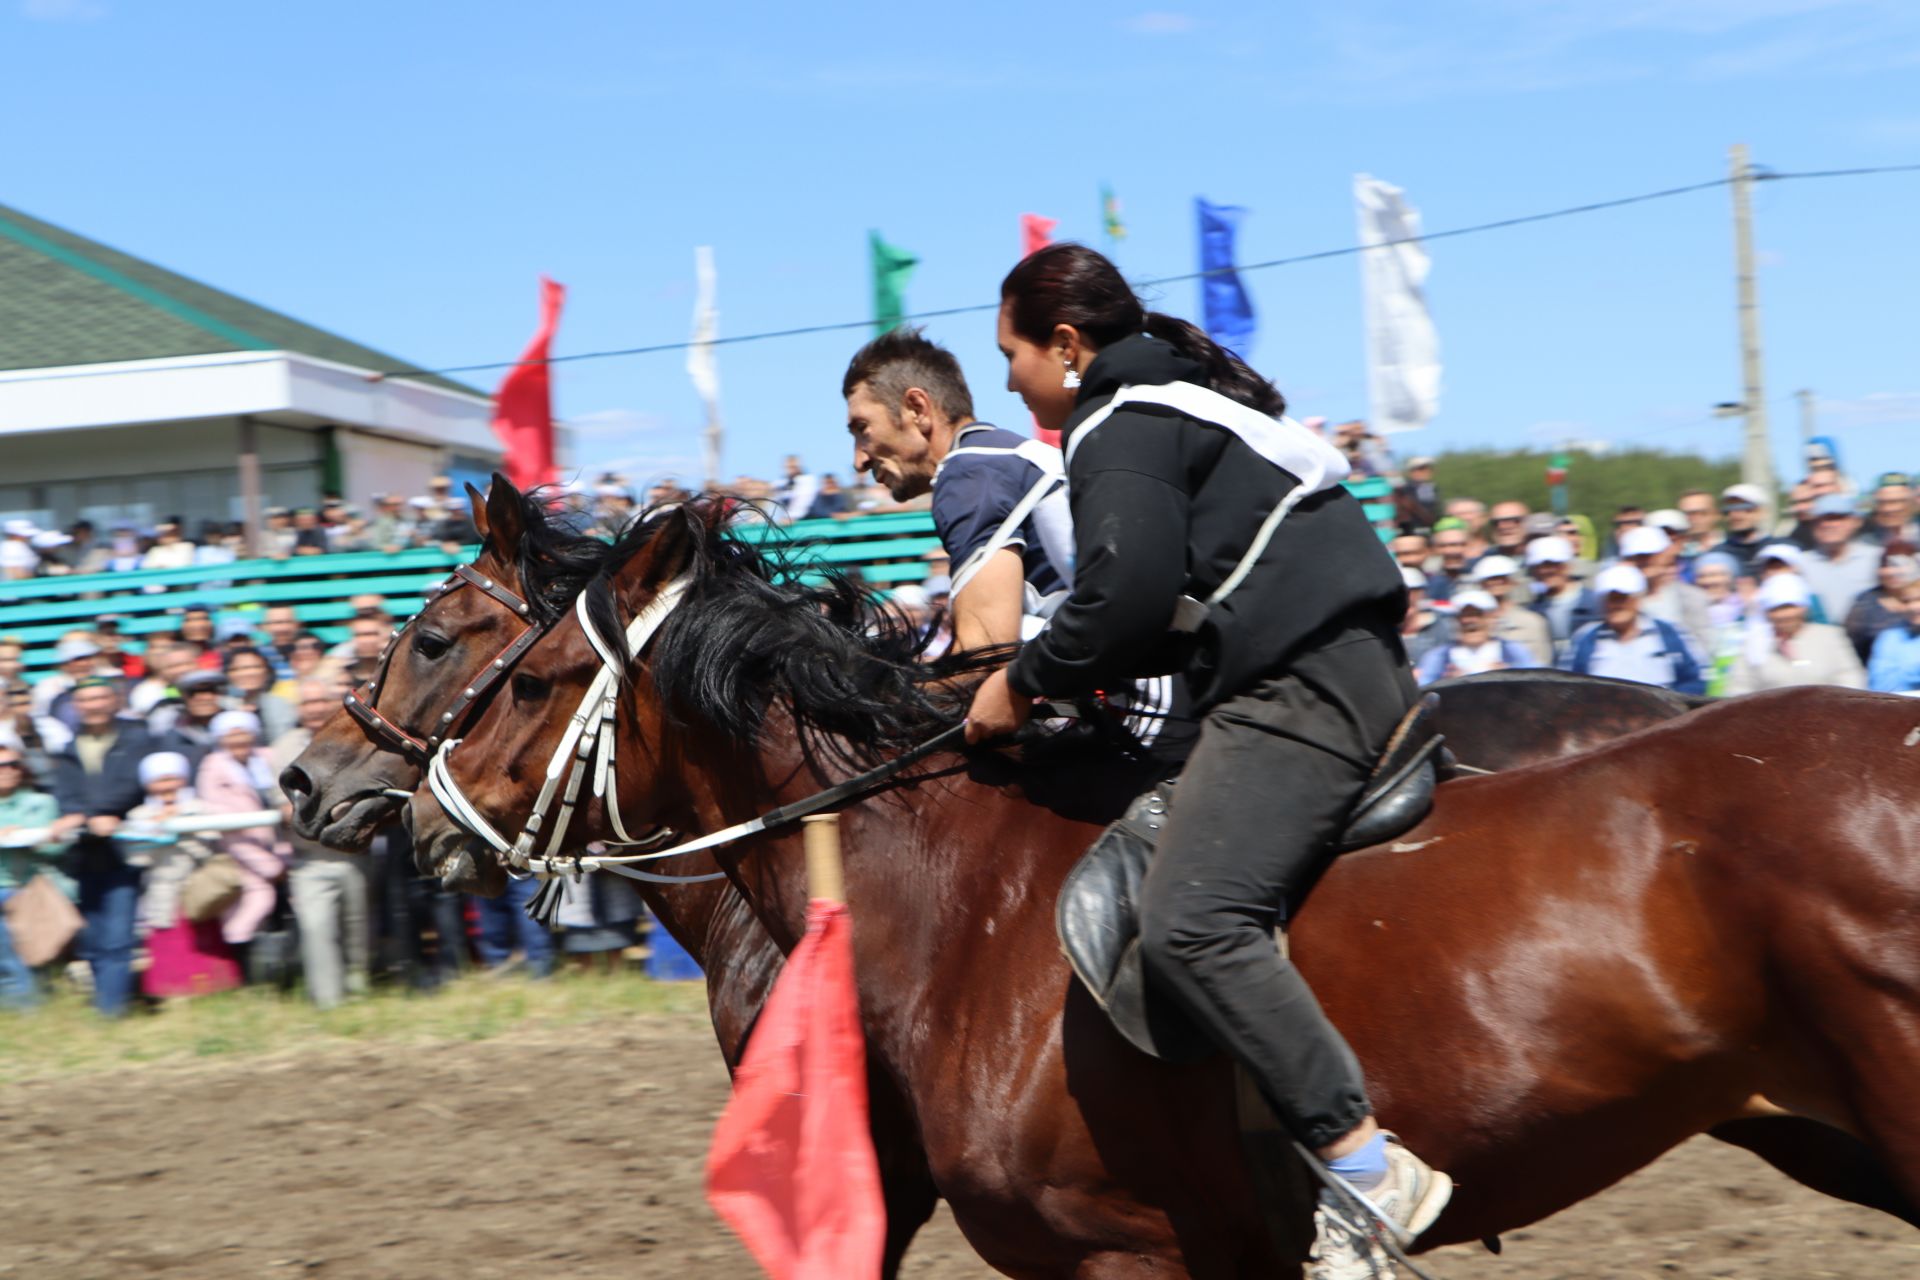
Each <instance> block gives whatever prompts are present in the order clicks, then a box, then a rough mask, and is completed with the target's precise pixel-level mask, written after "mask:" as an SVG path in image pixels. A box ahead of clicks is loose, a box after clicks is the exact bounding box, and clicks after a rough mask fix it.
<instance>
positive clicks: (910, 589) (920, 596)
mask: <svg viewBox="0 0 1920 1280" xmlns="http://www.w3.org/2000/svg"><path fill="white" fill-rule="evenodd" d="M888 599H889V600H891V601H892V602H893V603H894V604H897V605H899V606H900V607H901V608H902V609H924V608H926V607H927V606H928V605H929V604H931V603H932V601H930V600H929V599H927V589H926V588H925V587H922V586H919V585H917V584H916V583H912V582H909V583H907V584H906V585H904V586H899V587H895V588H894V589H893V594H892V595H890V596H889V597H888Z"/></svg>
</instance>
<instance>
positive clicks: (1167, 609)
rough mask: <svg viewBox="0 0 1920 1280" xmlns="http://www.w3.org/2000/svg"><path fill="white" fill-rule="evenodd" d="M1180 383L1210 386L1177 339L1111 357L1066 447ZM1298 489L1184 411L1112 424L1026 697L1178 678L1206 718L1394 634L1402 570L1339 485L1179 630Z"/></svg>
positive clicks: (1084, 449) (1085, 493) (1093, 453)
mask: <svg viewBox="0 0 1920 1280" xmlns="http://www.w3.org/2000/svg"><path fill="white" fill-rule="evenodd" d="M1169 382H1192V383H1197V384H1200V385H1205V379H1204V376H1203V373H1202V370H1201V367H1200V366H1199V365H1198V364H1196V363H1194V362H1193V361H1191V360H1188V359H1187V358H1186V357H1184V356H1182V355H1180V354H1178V353H1177V352H1176V351H1175V350H1174V349H1173V348H1172V347H1171V346H1170V345H1168V344H1167V343H1166V342H1163V341H1161V340H1159V339H1156V338H1151V337H1148V336H1147V335H1145V334H1141V335H1137V336H1134V337H1128V338H1123V339H1122V340H1120V341H1119V342H1116V343H1114V344H1112V345H1111V346H1109V347H1107V348H1106V349H1104V350H1103V351H1101V352H1100V354H1099V355H1098V356H1097V357H1095V359H1094V361H1093V363H1092V365H1091V366H1089V367H1088V369H1087V372H1086V377H1085V379H1084V380H1083V382H1082V384H1081V387H1080V396H1079V400H1078V402H1077V403H1076V405H1075V407H1074V411H1073V414H1072V416H1071V417H1070V418H1068V419H1067V424H1066V429H1065V430H1064V431H1063V432H1062V433H1061V435H1062V440H1063V443H1067V444H1072V443H1073V438H1074V433H1075V432H1076V431H1078V430H1079V429H1080V426H1081V424H1082V423H1084V422H1085V421H1086V420H1087V418H1088V417H1089V416H1090V415H1091V414H1093V413H1094V412H1095V411H1097V410H1098V409H1099V408H1100V407H1101V406H1103V405H1105V404H1106V402H1107V401H1108V399H1109V398H1111V397H1112V396H1113V395H1114V393H1115V392H1117V391H1119V390H1120V389H1121V388H1122V387H1125V386H1159V385H1163V384H1165V383H1169ZM1299 483H1300V480H1299V478H1298V477H1297V476H1294V475H1293V474H1291V473H1289V472H1287V471H1285V470H1282V469H1281V468H1279V467H1277V466H1275V465H1274V464H1273V463H1271V462H1269V461H1267V460H1266V459H1265V458H1263V457H1261V456H1260V455H1259V454H1258V453H1256V452H1254V450H1253V449H1252V447H1251V446H1249V445H1247V444H1246V443H1245V442H1244V441H1242V440H1241V439H1240V438H1239V437H1237V436H1235V435H1234V434H1232V433H1231V432H1229V431H1227V430H1225V429H1224V428H1221V427H1217V426H1214V425H1211V424H1208V423H1202V422H1198V421H1196V420H1194V419H1192V418H1189V417H1187V416H1185V415H1184V414H1181V413H1179V412H1178V411H1176V410H1173V409H1170V408H1165V407H1162V406H1159V405H1138V404H1131V403H1130V404H1128V405H1126V406H1124V407H1122V408H1121V409H1119V410H1118V411H1116V412H1115V413H1113V414H1112V415H1110V416H1109V417H1108V418H1107V419H1106V420H1105V422H1103V423H1101V424H1100V425H1099V429H1098V430H1097V431H1094V432H1093V433H1091V434H1090V435H1088V436H1087V438H1086V439H1084V440H1082V441H1080V442H1079V443H1078V445H1077V446H1075V451H1074V454H1073V458H1072V461H1071V462H1070V463H1069V464H1068V469H1067V493H1068V498H1069V500H1070V501H1071V503H1072V508H1073V527H1074V542H1075V551H1076V554H1075V563H1074V575H1073V592H1072V595H1071V597H1070V598H1069V599H1068V600H1067V601H1066V603H1065V604H1063V605H1062V606H1061V607H1060V609H1059V611H1058V612H1056V613H1055V614H1054V616H1053V621H1052V623H1051V624H1050V625H1049V626H1048V627H1047V629H1046V630H1045V631H1043V632H1042V633H1041V634H1040V635H1039V636H1037V637H1036V638H1035V639H1033V640H1032V641H1031V642H1029V643H1028V644H1027V645H1025V646H1024V647H1023V648H1022V649H1021V651H1020V654H1019V656H1018V657H1017V658H1016V659H1015V660H1014V662H1013V666H1012V668H1011V669H1010V672H1009V679H1010V681H1011V683H1012V686H1013V688H1014V689H1015V690H1017V691H1018V692H1020V693H1023V694H1027V695H1029V696H1036V697H1037V696H1041V695H1046V696H1050V697H1062V696H1077V695H1081V694H1087V693H1092V692H1094V691H1096V690H1100V689H1117V688H1120V687H1122V686H1123V685H1125V684H1126V683H1127V682H1128V681H1130V680H1132V679H1135V678H1137V677H1140V676H1145V675H1160V674H1166V673H1168V672H1173V671H1180V672H1184V673H1185V674H1186V676H1187V680H1188V684H1189V686H1190V688H1191V692H1192V696H1193V700H1194V704H1195V707H1196V709H1198V710H1202V711H1204V710H1205V709H1207V708H1209V707H1211V706H1213V705H1215V704H1217V703H1219V702H1222V701H1224V700H1225V699H1227V698H1230V697H1233V696H1234V695H1235V694H1238V693H1240V692H1242V691H1244V690H1245V689H1246V688H1248V687H1249V686H1250V685H1251V684H1252V683H1253V682H1255V681H1256V680H1259V679H1261V678H1263V677H1267V676H1273V675H1279V674H1281V673H1282V672H1283V671H1284V669H1285V668H1286V666H1287V664H1288V662H1289V661H1290V660H1292V659H1293V658H1295V657H1297V656H1298V655H1299V654H1302V653H1305V652H1309V651H1311V650H1312V649H1313V648H1315V647H1317V646H1318V645H1321V644H1324V643H1328V642H1330V641H1331V640H1333V639H1334V638H1336V637H1339V636H1343V635H1346V634H1349V633H1351V632H1354V631H1356V630H1361V631H1371V632H1374V633H1377V634H1379V635H1381V636H1383V637H1395V636H1397V635H1398V625H1397V624H1398V622H1399V619H1400V616H1401V614H1402V613H1404V612H1405V608H1406V589H1405V587H1404V586H1403V585H1402V583H1401V579H1400V573H1399V570H1398V569H1397V568H1396V567H1395V565H1394V563H1393V558H1392V557H1391V556H1390V555H1389V554H1388V553H1387V550H1386V548H1385V547H1384V546H1383V545H1382V544H1381V541H1380V537H1379V535H1378V533H1376V532H1375V530H1374V528H1373V526H1372V525H1371V524H1369V523H1368V522H1367V518H1366V514H1365V513H1364V512H1363V511H1362V510H1361V508H1360V504H1359V502H1358V501H1356V500H1355V499H1354V498H1353V496H1352V495H1351V494H1349V493H1347V492H1346V490H1344V489H1340V488H1335V489H1333V490H1331V491H1329V492H1326V493H1322V494H1317V495H1314V496H1312V497H1309V498H1306V499H1304V500H1303V501H1302V502H1301V503H1300V504H1299V505H1298V506H1297V507H1295V508H1294V509H1293V510H1292V511H1291V512H1290V513H1288V515H1287V516H1286V518H1285V519H1284V520H1282V521H1281V523H1280V526H1279V528H1278V530H1277V531H1276V532H1275V534H1274V536H1273V540H1272V541H1271V542H1270V543H1269V544H1268V545H1267V549H1266V551H1265V552H1264V553H1263V554H1262V555H1261V557H1260V559H1259V561H1258V562H1257V563H1256V564H1255V565H1254V567H1253V570H1252V572H1251V573H1249V574H1248V575H1247V577H1246V579H1245V581H1243V582H1242V583H1241V584H1240V586H1239V588H1238V589H1237V590H1236V591H1234V592H1233V594H1231V595H1230V596H1229V597H1228V598H1227V599H1226V600H1224V601H1222V602H1221V603H1220V604H1218V605H1216V606H1214V607H1213V608H1212V609H1211V610H1209V612H1208V616H1207V619H1206V621H1205V622H1204V623H1203V624H1202V625H1201V627H1200V629H1199V631H1198V632H1197V633H1195V634H1192V635H1184V636H1175V635H1172V634H1170V633H1169V631H1168V626H1169V624H1170V623H1171V622H1172V619H1173V613H1174V607H1175V605H1176V604H1177V602H1178V601H1179V598H1180V597H1181V596H1182V595H1190V596H1192V597H1194V598H1195V599H1198V600H1204V599H1206V598H1207V596H1209V595H1210V594H1212V592H1213V591H1214V589H1215V588H1216V587H1218V586H1219V584H1220V583H1221V582H1222V581H1224V580H1225V579H1226V577H1227V575H1228V574H1230V573H1232V572H1233V569H1234V566H1235V565H1237V564H1238V563H1239V561H1240V558H1241V556H1243V555H1245V554H1246V551H1247V549H1248V547H1250V546H1251V545H1252V544H1253V541H1254V538H1255V536H1256V535H1257V534H1258V532H1259V528H1260V524H1261V522H1262V521H1263V520H1264V519H1265V518H1266V516H1267V514H1268V512H1270V511H1272V510H1273V508H1274V507H1275V506H1276V505H1277V504H1278V503H1279V502H1280V501H1281V500H1282V499H1283V498H1285V497H1286V495H1287V494H1288V493H1289V492H1291V491H1292V490H1293V489H1294V488H1296V487H1297V486H1298V485H1299ZM1394 642H1395V643H1398V641H1397V639H1396V640H1395V641H1394Z"/></svg>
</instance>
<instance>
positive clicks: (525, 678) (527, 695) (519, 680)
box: [513, 671, 547, 702]
mask: <svg viewBox="0 0 1920 1280" xmlns="http://www.w3.org/2000/svg"><path fill="white" fill-rule="evenodd" d="M513 696H514V697H516V698H519V699H521V700H522V701H524V702H538V701H540V700H541V699H542V698H544V697H546V696H547V682H546V681H545V680H542V679H541V678H540V677H539V676H530V675H528V674H526V673H525V672H524V671H523V672H519V673H516V674H515V675H514V677H513Z"/></svg>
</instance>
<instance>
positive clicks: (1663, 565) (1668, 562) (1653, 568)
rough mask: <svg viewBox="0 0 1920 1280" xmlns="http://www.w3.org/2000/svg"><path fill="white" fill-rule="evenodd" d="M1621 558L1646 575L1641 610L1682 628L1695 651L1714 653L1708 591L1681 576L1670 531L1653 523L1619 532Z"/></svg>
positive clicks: (1677, 553) (1676, 514) (1678, 559)
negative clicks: (1645, 587)
mask: <svg viewBox="0 0 1920 1280" xmlns="http://www.w3.org/2000/svg"><path fill="white" fill-rule="evenodd" d="M1674 515H1675V516H1676V517H1678V516H1679V512H1677V511H1676V512H1675V513H1674ZM1620 559H1621V560H1622V561H1623V562H1624V563H1626V564H1630V565H1632V566H1633V567H1634V568H1636V569H1638V570H1639V571H1640V572H1641V573H1643V574H1645V575H1646V579H1647V594H1646V598H1645V599H1643V600H1642V601H1641V602H1640V611H1641V612H1642V613H1645V614H1647V615H1648V616H1649V617H1654V618H1665V619H1666V620H1667V621H1668V622H1671V623H1672V624H1673V625H1674V626H1676V627H1678V628H1680V633H1681V634H1682V635H1684V636H1686V638H1687V639H1688V640H1689V641H1691V642H1692V644H1693V647H1694V651H1695V652H1696V653H1710V652H1712V649H1713V619H1712V617H1711V616H1710V615H1709V611H1708V609H1707V597H1706V593H1705V592H1703V591H1701V590H1700V589H1699V588H1698V587H1695V586H1694V585H1693V584H1692V583H1690V582H1686V581H1684V580H1682V578H1681V577H1680V549H1679V548H1678V547H1677V546H1675V545H1674V542H1673V538H1672V537H1671V536H1670V535H1669V534H1668V533H1667V531H1666V530H1665V529H1663V528H1660V527H1659V526H1657V525H1654V524H1652V523H1648V524H1644V525H1641V526H1640V527H1639V528H1638V529H1629V530H1627V531H1626V532H1625V533H1623V534H1621V535H1620Z"/></svg>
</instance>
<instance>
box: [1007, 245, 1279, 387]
mask: <svg viewBox="0 0 1920 1280" xmlns="http://www.w3.org/2000/svg"><path fill="white" fill-rule="evenodd" d="M1000 301H1001V302H1002V303H1006V304H1009V305H1008V318H1009V320H1010V321H1011V322H1012V325H1013V331H1014V332H1015V333H1017V334H1019V335H1020V336H1021V337H1023V338H1025V339H1026V340H1027V341H1029V342H1038V343H1042V344H1045V343H1048V342H1051V341H1052V340H1053V328H1054V326H1055V325H1061V324H1065V325H1071V326H1073V327H1074V328H1075V329H1078V330H1079V331H1080V332H1081V334H1083V335H1084V336H1085V337H1086V339H1087V341H1088V342H1089V343H1090V344H1091V345H1092V346H1094V347H1095V348H1096V349H1098V348H1101V347H1106V346H1110V345H1112V344H1113V343H1115V342H1118V341H1120V340H1121V339H1122V338H1126V337H1130V336H1131V335H1133V334H1136V333H1145V334H1148V335H1150V336H1152V337H1155V338H1158V339H1160V340H1161V341H1162V342H1165V343H1166V344H1167V345H1168V346H1170V347H1172V348H1173V349H1174V350H1175V351H1177V352H1179V353H1180V354H1181V355H1183V356H1185V357H1187V359H1189V360H1192V361H1193V362H1195V363H1196V364H1198V365H1199V366H1200V368H1201V370H1202V371H1203V376H1204V377H1205V379H1206V385H1207V386H1208V387H1210V388H1211V389H1213V390H1214V391H1218V392H1219V393H1220V394H1221V395H1223V396H1226V397H1227V398H1228V399H1229V400H1236V401H1238V402H1239V403H1241V404H1244V405H1247V406H1248V407H1249V408H1253V409H1258V410H1259V411H1260V412H1261V413H1265V414H1270V415H1272V416H1273V417H1276V418H1277V417H1279V416H1280V415H1281V414H1282V413H1285V412H1286V408H1287V402H1286V398H1285V397H1283V396H1282V395H1281V394H1280V391H1279V389H1278V388H1276V387H1275V386H1274V385H1273V384H1272V383H1271V382H1268V381H1267V380H1266V379H1265V378H1263V377H1261V376H1260V375H1259V374H1257V373H1255V372H1254V371H1253V370H1252V369H1250V368H1248V367H1247V363H1246V361H1244V360H1242V359H1241V358H1240V357H1239V356H1237V355H1235V354H1233V352H1231V351H1228V350H1227V349H1226V348H1225V347H1223V346H1221V345H1220V344H1219V343H1217V342H1215V341H1214V340H1213V339H1212V338H1209V337H1208V336H1207V335H1206V334H1205V333H1204V332H1202V331H1201V330H1200V329H1198V328H1196V327H1195V326H1193V325H1191V324H1189V323H1187V322H1186V321H1185V320H1180V319H1177V318H1175V317H1173V316H1169V315H1162V314H1161V313H1160V312H1158V311H1148V310H1146V309H1145V308H1144V307H1142V306H1141V305H1140V299H1138V298H1136V297H1134V295H1133V289H1132V287H1131V286H1130V285H1128V284H1127V281H1126V278H1125V277H1124V276H1122V275H1121V274H1120V269H1119V268H1118V267H1116V266H1114V265H1113V263H1112V262H1110V261H1109V260H1108V259H1107V258H1106V257H1104V256H1103V255H1101V254H1099V253H1096V252H1095V251H1094V250H1092V249H1089V248H1087V247H1086V246H1085V245H1082V244H1073V243H1070V242H1068V243H1062V244H1051V245H1048V246H1047V247H1046V248H1044V249H1041V250H1040V251H1038V252H1037V253H1033V254H1029V255H1028V256H1027V257H1025V258H1023V259H1021V261H1020V263H1019V265H1017V266H1015V267H1014V269H1013V270H1012V271H1009V272H1008V273H1007V278H1006V279H1005V280H1003V281H1001V282H1000Z"/></svg>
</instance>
